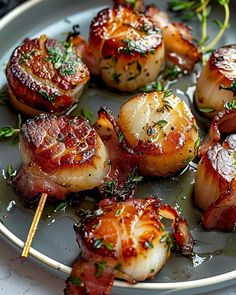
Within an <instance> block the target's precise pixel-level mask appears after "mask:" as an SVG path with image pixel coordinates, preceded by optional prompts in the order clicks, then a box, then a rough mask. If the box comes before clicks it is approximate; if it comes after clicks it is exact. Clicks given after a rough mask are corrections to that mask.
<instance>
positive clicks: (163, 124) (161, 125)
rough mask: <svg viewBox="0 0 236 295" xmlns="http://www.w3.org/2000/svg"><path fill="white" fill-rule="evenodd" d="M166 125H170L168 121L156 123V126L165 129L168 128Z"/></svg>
mask: <svg viewBox="0 0 236 295" xmlns="http://www.w3.org/2000/svg"><path fill="white" fill-rule="evenodd" d="M166 124H168V122H167V121H166V120H159V121H157V122H155V123H154V126H156V125H158V126H159V127H161V128H163V127H165V126H166Z"/></svg>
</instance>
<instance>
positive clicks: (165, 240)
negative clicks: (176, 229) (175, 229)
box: [160, 232, 175, 250]
mask: <svg viewBox="0 0 236 295" xmlns="http://www.w3.org/2000/svg"><path fill="white" fill-rule="evenodd" d="M160 243H166V244H167V246H168V249H169V250H171V249H174V248H175V244H174V240H173V237H172V236H171V234H170V233H169V232H167V233H165V234H164V235H163V236H161V238H160Z"/></svg>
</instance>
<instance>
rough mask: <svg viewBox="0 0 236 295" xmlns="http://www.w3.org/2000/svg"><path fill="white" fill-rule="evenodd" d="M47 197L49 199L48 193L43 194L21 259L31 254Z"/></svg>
mask: <svg viewBox="0 0 236 295" xmlns="http://www.w3.org/2000/svg"><path fill="white" fill-rule="evenodd" d="M47 197H48V195H47V194H46V193H42V195H41V198H40V200H39V204H38V207H37V210H36V212H35V214H34V219H33V221H32V223H31V227H30V230H29V232H28V236H27V239H26V242H25V245H24V249H23V251H22V254H21V257H27V256H28V254H29V250H30V247H31V244H32V241H33V238H34V235H35V232H36V230H37V227H38V223H39V220H40V217H41V215H42V212H43V209H44V206H45V203H46V200H47Z"/></svg>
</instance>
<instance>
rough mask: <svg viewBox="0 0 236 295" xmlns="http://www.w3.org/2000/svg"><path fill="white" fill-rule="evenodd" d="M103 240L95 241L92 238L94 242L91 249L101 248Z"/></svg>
mask: <svg viewBox="0 0 236 295" xmlns="http://www.w3.org/2000/svg"><path fill="white" fill-rule="evenodd" d="M103 240H104V239H103V238H101V239H95V238H94V242H93V247H94V248H96V249H100V248H101V247H102V246H103Z"/></svg>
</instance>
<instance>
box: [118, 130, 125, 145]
mask: <svg viewBox="0 0 236 295" xmlns="http://www.w3.org/2000/svg"><path fill="white" fill-rule="evenodd" d="M124 138H125V136H124V134H123V133H122V132H120V133H119V136H118V141H119V143H121V142H122V141H123V140H124Z"/></svg>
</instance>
